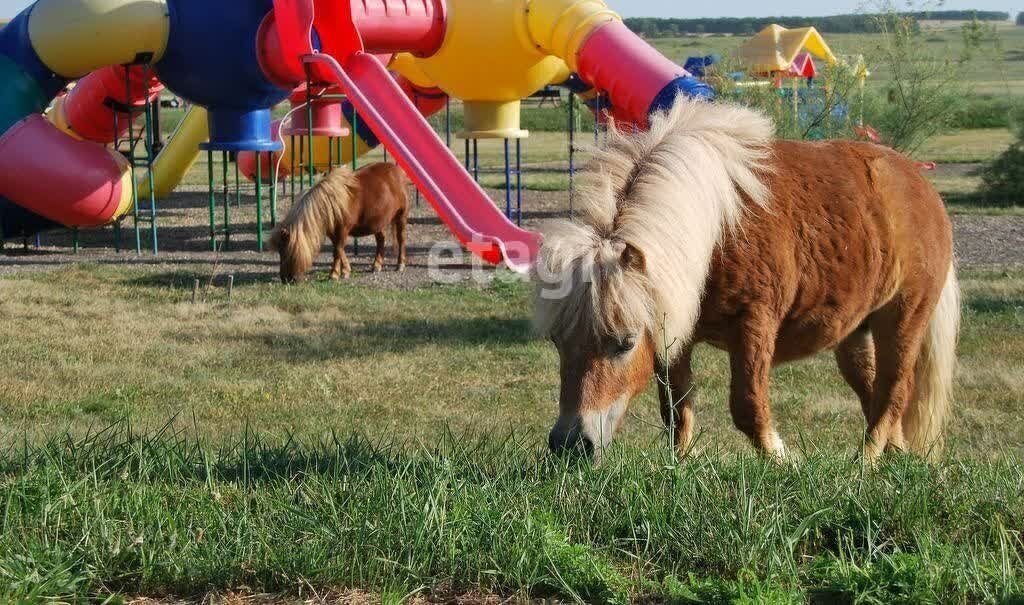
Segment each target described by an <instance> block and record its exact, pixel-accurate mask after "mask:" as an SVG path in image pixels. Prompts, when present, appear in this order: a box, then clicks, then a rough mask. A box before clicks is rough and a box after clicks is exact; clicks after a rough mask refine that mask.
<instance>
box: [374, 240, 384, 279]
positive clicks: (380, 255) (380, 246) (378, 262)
mask: <svg viewBox="0 0 1024 605" xmlns="http://www.w3.org/2000/svg"><path fill="white" fill-rule="evenodd" d="M373 237H374V238H376V240H377V254H376V256H374V257H373V272H374V273H380V271H381V269H383V268H384V232H383V231H382V232H379V233H374V234H373Z"/></svg>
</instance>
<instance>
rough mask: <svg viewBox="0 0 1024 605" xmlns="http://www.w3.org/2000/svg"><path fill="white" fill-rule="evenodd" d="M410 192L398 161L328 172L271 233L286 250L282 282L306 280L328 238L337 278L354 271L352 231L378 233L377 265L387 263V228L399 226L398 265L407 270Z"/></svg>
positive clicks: (273, 243)
mask: <svg viewBox="0 0 1024 605" xmlns="http://www.w3.org/2000/svg"><path fill="white" fill-rule="evenodd" d="M408 218H409V196H408V194H407V193H406V191H405V177H404V176H403V174H402V171H401V169H399V168H398V166H395V165H394V164H387V163H383V162H379V163H376V164H370V165H368V166H365V167H364V168H360V169H359V170H357V171H355V172H353V171H352V170H350V169H349V168H347V167H339V168H335V169H334V170H332V171H331V172H330V173H328V174H327V175H326V176H325V177H324V178H323V179H321V180H320V182H319V183H317V184H316V185H315V186H313V188H312V189H310V190H309V191H307V192H306V193H305V195H303V196H302V199H300V200H299V202H298V203H297V204H295V206H293V207H292V209H291V210H290V211H289V212H288V216H286V217H285V219H284V221H282V222H281V225H280V226H279V227H278V228H277V229H276V230H275V231H274V233H273V235H271V237H270V246H271V248H272V249H274V250H277V251H278V252H279V253H280V255H281V281H282V282H285V283H289V282H293V281H299V280H302V279H303V277H304V276H305V274H306V272H307V271H309V269H310V267H312V266H313V259H314V258H316V255H317V254H318V253H319V252H320V246H321V245H322V244H323V241H324V237H329V238H330V239H331V242H332V243H333V244H334V265H333V266H332V267H331V279H339V278H344V279H348V277H349V276H350V275H351V274H352V267H351V266H350V265H349V262H348V257H347V256H345V242H346V241H347V240H348V238H349V236H353V237H362V236H366V235H370V234H373V236H374V237H375V238H376V239H377V255H376V256H375V257H374V258H373V270H374V271H375V272H376V271H380V270H381V269H382V268H383V266H384V232H385V231H386V230H387V228H388V227H389V226H390V227H392V228H394V231H395V249H396V250H397V252H398V270H399V271H402V270H404V269H405V228H406V222H407V219H408Z"/></svg>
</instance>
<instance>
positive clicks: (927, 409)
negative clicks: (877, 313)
mask: <svg viewBox="0 0 1024 605" xmlns="http://www.w3.org/2000/svg"><path fill="white" fill-rule="evenodd" d="M959 331H960V286H959V284H958V283H957V279H956V268H955V267H954V266H953V264H952V263H951V264H950V266H949V272H948V273H947V274H946V283H945V285H944V286H943V287H942V295H941V296H940V297H939V304H938V305H936V307H935V311H934V312H933V313H932V318H931V321H930V322H929V323H928V331H927V333H926V334H925V337H924V342H923V343H922V345H921V355H920V357H919V358H918V360H917V367H916V368H915V384H914V396H913V398H912V399H911V401H910V404H909V407H908V409H907V410H906V412H905V413H904V414H903V435H904V437H905V438H906V440H907V445H908V447H909V448H910V449H911V450H912V451H915V452H918V453H920V454H923V455H926V456H927V455H930V456H935V455H937V454H939V453H940V452H941V451H942V446H943V429H944V428H945V424H946V416H947V415H948V414H949V409H950V398H951V396H952V391H953V375H954V373H955V371H956V341H957V334H958V333H959Z"/></svg>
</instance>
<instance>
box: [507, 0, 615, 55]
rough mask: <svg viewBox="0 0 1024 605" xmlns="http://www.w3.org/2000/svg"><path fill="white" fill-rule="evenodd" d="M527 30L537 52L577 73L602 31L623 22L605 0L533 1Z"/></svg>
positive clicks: (527, 19) (528, 16) (530, 2)
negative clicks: (589, 42)
mask: <svg viewBox="0 0 1024 605" xmlns="http://www.w3.org/2000/svg"><path fill="white" fill-rule="evenodd" d="M527 11H528V12H527V18H526V22H527V30H528V31H529V34H530V38H531V39H532V40H533V42H534V44H535V45H536V46H537V48H539V49H541V50H543V51H544V52H547V53H549V54H552V55H554V56H556V57H559V58H561V59H562V60H563V61H565V62H566V64H568V66H569V68H570V69H571V70H573V71H577V68H578V66H577V64H576V58H577V55H578V54H579V50H580V47H581V46H582V45H583V42H585V41H586V39H587V37H588V36H589V35H590V34H591V33H592V32H593V31H594V30H596V29H597V28H598V27H600V26H602V25H604V24H606V23H609V22H611V21H621V20H622V18H621V17H619V15H618V14H617V13H615V11H613V10H611V9H610V8H608V5H607V4H605V3H604V0H529V3H528V8H527Z"/></svg>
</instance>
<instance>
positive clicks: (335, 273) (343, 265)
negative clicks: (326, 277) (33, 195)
mask: <svg viewBox="0 0 1024 605" xmlns="http://www.w3.org/2000/svg"><path fill="white" fill-rule="evenodd" d="M347 240H348V231H343V232H342V233H341V234H340V235H338V237H337V238H336V239H334V265H332V266H331V279H333V280H335V281H337V280H338V279H348V278H349V277H351V276H352V265H350V264H349V263H348V256H346V255H345V242H346V241H347Z"/></svg>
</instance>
